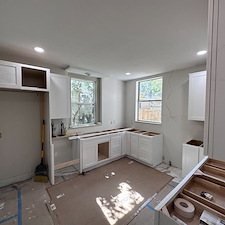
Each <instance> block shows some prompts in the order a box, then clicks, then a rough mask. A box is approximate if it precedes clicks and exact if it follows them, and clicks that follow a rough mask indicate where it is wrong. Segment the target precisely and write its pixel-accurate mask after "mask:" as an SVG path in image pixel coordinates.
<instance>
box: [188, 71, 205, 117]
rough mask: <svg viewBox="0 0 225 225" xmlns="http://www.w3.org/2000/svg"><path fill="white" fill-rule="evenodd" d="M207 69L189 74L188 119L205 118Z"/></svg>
mask: <svg viewBox="0 0 225 225" xmlns="http://www.w3.org/2000/svg"><path fill="white" fill-rule="evenodd" d="M205 98H206V71H201V72H196V73H191V74H189V98H188V119H189V120H198V121H204V120H205Z"/></svg>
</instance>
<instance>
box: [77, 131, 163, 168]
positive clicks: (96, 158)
mask: <svg viewBox="0 0 225 225" xmlns="http://www.w3.org/2000/svg"><path fill="white" fill-rule="evenodd" d="M79 149H80V156H81V169H80V170H81V172H82V170H83V169H87V168H90V167H94V166H98V165H103V163H105V162H107V163H108V162H110V160H113V159H116V158H119V157H121V156H122V155H128V156H131V157H132V158H134V159H137V160H140V161H142V162H144V163H147V164H148V165H149V166H152V167H154V166H156V165H158V164H160V163H161V162H162V156H163V135H162V134H155V133H151V132H144V133H135V132H129V131H127V132H116V133H110V134H102V135H101V134H100V133H98V136H97V135H95V136H86V137H80V139H79Z"/></svg>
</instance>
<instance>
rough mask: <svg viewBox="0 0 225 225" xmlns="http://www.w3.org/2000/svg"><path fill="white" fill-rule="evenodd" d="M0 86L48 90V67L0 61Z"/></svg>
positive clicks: (28, 89)
mask: <svg viewBox="0 0 225 225" xmlns="http://www.w3.org/2000/svg"><path fill="white" fill-rule="evenodd" d="M0 88H6V89H19V90H27V91H44V92H48V91H49V69H47V68H42V67H37V66H30V65H25V64H19V63H12V62H7V61H0Z"/></svg>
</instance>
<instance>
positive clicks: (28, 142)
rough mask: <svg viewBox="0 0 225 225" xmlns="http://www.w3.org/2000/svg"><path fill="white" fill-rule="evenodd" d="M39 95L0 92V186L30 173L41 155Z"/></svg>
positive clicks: (23, 177)
mask: <svg viewBox="0 0 225 225" xmlns="http://www.w3.org/2000/svg"><path fill="white" fill-rule="evenodd" d="M39 99H40V97H39V96H38V95H37V94H36V93H28V92H5V91H0V132H1V133H2V137H1V138H0V187H1V186H5V185H8V184H11V183H14V182H17V181H21V180H25V179H28V178H30V177H32V176H33V175H34V171H35V168H36V166H37V165H38V164H39V163H40V157H41V129H40V127H41V125H40V101H39Z"/></svg>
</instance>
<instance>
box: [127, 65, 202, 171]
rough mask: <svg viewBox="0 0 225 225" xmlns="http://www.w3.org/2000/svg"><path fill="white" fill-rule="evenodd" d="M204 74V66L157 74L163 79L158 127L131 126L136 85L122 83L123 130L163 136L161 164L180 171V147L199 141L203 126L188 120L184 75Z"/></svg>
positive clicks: (137, 124) (133, 117)
mask: <svg viewBox="0 0 225 225" xmlns="http://www.w3.org/2000/svg"><path fill="white" fill-rule="evenodd" d="M201 70H205V65H202V66H197V67H192V68H187V69H183V70H178V71H173V72H170V73H164V74H160V75H161V76H163V109H162V124H161V125H153V124H147V123H145V124H144V123H137V122H135V99H136V96H135V95H136V93H135V90H136V81H137V80H135V81H128V82H126V126H132V127H135V128H138V129H142V130H146V131H153V132H159V133H163V135H164V155H165V162H167V163H168V162H169V161H171V162H172V165H174V166H176V167H179V168H181V167H182V144H183V143H186V142H187V141H189V140H191V139H197V140H203V136H204V123H203V122H199V121H189V120H188V74H189V73H192V72H197V71H201Z"/></svg>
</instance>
